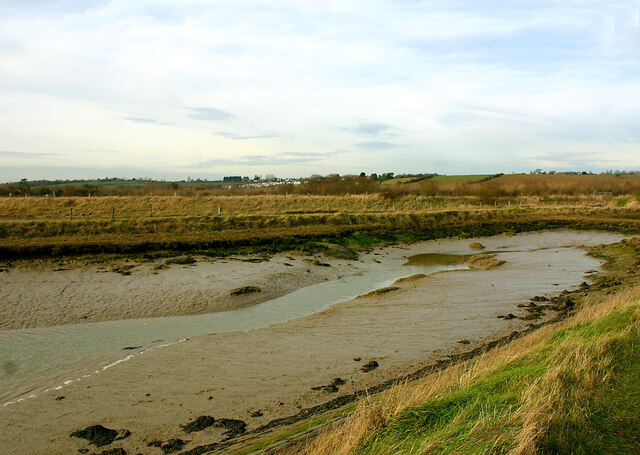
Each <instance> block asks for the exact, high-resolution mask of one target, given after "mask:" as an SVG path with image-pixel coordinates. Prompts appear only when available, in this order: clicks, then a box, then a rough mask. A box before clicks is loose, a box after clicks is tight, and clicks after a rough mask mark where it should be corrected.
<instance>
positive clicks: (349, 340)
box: [0, 233, 613, 454]
mask: <svg viewBox="0 0 640 455" xmlns="http://www.w3.org/2000/svg"><path fill="white" fill-rule="evenodd" d="M583 234H584V233H583ZM609 239H610V240H613V238H609ZM479 240H481V242H482V244H483V245H486V246H487V250H493V249H498V248H500V247H504V248H502V250H504V252H503V253H498V254H497V255H496V259H499V260H504V261H505V263H504V264H502V265H501V266H500V267H498V268H495V269H492V270H471V271H458V272H449V273H443V274H437V275H430V276H424V277H420V276H418V277H414V278H413V279H412V280H404V281H400V282H399V283H396V284H395V285H394V286H395V287H398V288H399V289H396V290H394V291H393V292H388V293H382V294H377V295H371V296H366V297H363V298H359V299H354V300H350V301H347V302H343V303H340V304H337V305H334V306H332V307H330V308H329V309H327V310H326V311H323V312H321V313H317V314H314V315H310V316H307V317H303V318H299V319H295V320H291V321H287V322H283V323H280V324H276V325H272V326H270V327H266V328H260V329H254V330H249V331H246V332H233V333H221V334H213V335H208V336H200V337H194V338H192V339H191V340H189V341H186V342H184V343H180V344H178V345H174V346H170V347H167V348H165V349H162V350H152V351H149V352H147V353H145V354H142V355H139V356H138V357H135V358H133V359H131V360H130V361H129V362H125V363H122V364H118V365H116V366H114V367H113V368H110V369H109V370H106V371H104V372H102V373H100V374H98V375H93V376H91V377H88V378H83V379H82V380H80V381H77V382H74V383H73V384H70V385H69V386H67V387H64V388H63V389H60V390H59V391H56V392H54V393H48V394H44V395H42V396H39V397H37V398H34V399H31V400H25V401H24V402H20V403H17V404H16V405H11V406H7V407H5V408H2V409H0V423H1V424H2V427H3V429H5V431H3V432H2V433H1V434H0V448H2V449H3V450H5V451H6V450H7V448H12V449H13V448H16V447H19V448H20V449H21V451H22V452H24V453H33V454H38V453H47V454H50V453H54V454H55V453H60V454H62V453H76V452H77V451H78V450H84V449H87V448H89V449H92V451H94V450H93V447H90V446H89V445H88V443H87V441H85V440H82V439H79V438H70V437H69V436H68V435H69V434H71V433H73V432H76V431H79V430H82V429H85V428H87V427H89V426H92V425H103V426H104V427H106V428H109V429H116V430H119V429H127V430H128V431H129V432H130V433H131V434H130V436H128V437H127V438H126V439H123V440H121V441H118V442H113V443H112V444H110V445H109V446H108V447H109V448H117V447H121V448H123V449H124V450H126V452H127V453H144V454H156V453H157V454H161V453H163V452H162V448H161V447H156V446H154V445H151V446H150V445H149V444H150V443H152V442H154V441H160V444H165V443H168V442H169V441H175V440H176V439H180V440H182V441H186V442H185V444H184V445H183V446H181V447H182V449H183V450H187V451H188V450H190V449H192V448H194V447H197V446H199V445H205V444H213V443H216V442H219V441H221V440H223V439H224V438H225V436H224V435H223V434H222V433H223V432H224V431H227V430H225V428H221V427H215V426H213V425H211V426H208V427H206V428H203V429H202V430H201V431H194V432H192V433H186V432H185V431H184V429H183V426H184V425H187V424H188V423H189V422H194V421H196V420H197V418H198V417H200V416H211V417H212V418H214V419H215V420H216V421H217V420H221V419H229V420H236V421H242V422H245V423H246V430H247V431H251V430H252V429H255V428H257V427H259V426H261V425H264V424H266V423H268V422H270V421H272V420H273V419H276V418H280V417H286V416H290V415H295V414H297V413H298V412H300V410H301V409H305V408H309V407H312V406H316V405H319V404H322V403H325V402H327V401H330V400H331V399H333V398H334V397H339V396H342V395H345V396H346V395H350V394H353V393H355V392H356V391H358V390H362V389H364V388H367V387H376V386H378V385H379V384H381V383H384V382H385V381H388V380H389V379H391V378H396V377H399V376H402V375H405V374H409V373H411V372H414V371H415V370H416V365H429V364H433V363H436V362H438V361H440V360H443V359H444V358H447V357H448V356H449V355H452V354H455V353H456V351H457V352H462V351H467V350H470V349H473V348H474V347H477V346H480V345H482V344H483V343H485V342H487V341H490V340H493V339H495V338H497V337H499V336H507V335H509V334H511V333H512V332H513V331H514V330H521V329H523V328H526V327H527V326H528V325H529V324H531V323H534V322H536V323H537V322H538V321H543V320H544V318H550V317H554V315H555V312H554V311H551V310H549V311H547V312H545V314H544V315H541V319H539V320H536V321H531V320H527V316H528V315H529V314H530V312H529V311H527V307H528V306H529V304H530V298H531V297H533V296H535V295H546V296H547V297H553V296H554V295H557V294H559V293H560V292H561V291H562V290H563V289H566V288H572V287H576V286H578V285H579V284H580V283H581V282H582V281H584V279H585V278H584V274H585V272H587V271H589V270H593V269H595V268H597V267H598V265H599V262H598V261H596V260H595V259H592V258H589V257H586V256H585V254H584V253H583V252H582V251H579V250H576V249H573V248H560V247H557V246H553V245H554V244H555V245H558V242H560V243H559V244H582V243H589V242H597V243H599V241H602V237H598V235H596V234H594V235H593V236H592V237H586V236H584V235H583V236H582V237H581V236H580V235H576V236H573V233H571V235H570V234H566V233H549V234H548V235H547V236H546V237H545V235H543V234H527V235H525V236H522V237H521V236H516V237H501V238H489V239H479ZM524 242H526V243H527V244H528V245H533V246H536V247H539V248H546V249H540V250H537V251H528V252H521V251H507V250H509V248H515V247H517V246H518V245H522V244H524ZM554 242H555V243H554ZM468 243H469V241H464V242H462V243H461V242H460V241H454V240H451V241H444V242H440V243H436V242H433V243H429V244H421V245H412V246H411V247H409V249H403V248H393V249H387V250H384V251H377V255H375V254H374V256H375V258H376V259H377V260H378V261H379V262H380V264H378V265H384V264H385V262H386V261H391V260H398V259H402V256H409V255H411V254H418V253H434V252H439V251H441V252H454V253H455V252H460V253H465V254H468V253H469V248H468ZM474 253H476V252H474ZM369 263H371V262H369ZM371 264H374V263H371ZM538 303H540V302H538ZM518 305H524V306H520V307H519V306H518ZM508 314H513V315H514V316H515V317H514V318H512V319H505V318H499V317H498V316H501V315H502V316H504V315H508ZM381 340H384V342H381ZM462 341H465V344H463V343H458V342H462ZM466 342H468V343H466ZM452 349H453V351H452ZM367 365H368V366H367ZM365 366H367V367H366V368H365ZM337 379H340V381H337ZM336 389H337V390H336ZM59 397H63V398H62V399H57V398H59ZM223 421H224V420H223ZM25 435H29V437H25Z"/></svg>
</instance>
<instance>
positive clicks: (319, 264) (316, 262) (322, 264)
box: [302, 258, 331, 267]
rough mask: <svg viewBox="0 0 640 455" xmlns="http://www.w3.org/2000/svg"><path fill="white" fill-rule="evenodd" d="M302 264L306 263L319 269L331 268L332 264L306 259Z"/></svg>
mask: <svg viewBox="0 0 640 455" xmlns="http://www.w3.org/2000/svg"><path fill="white" fill-rule="evenodd" d="M302 262H306V263H307V264H311V265H317V266H318V267H331V264H327V263H326V262H320V261H319V260H317V259H310V258H304V259H303V260H302Z"/></svg>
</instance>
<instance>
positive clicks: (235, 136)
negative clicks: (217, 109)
mask: <svg viewBox="0 0 640 455" xmlns="http://www.w3.org/2000/svg"><path fill="white" fill-rule="evenodd" d="M213 134H215V135H216V136H220V137H224V138H227V139H233V140H236V141H244V140H247V139H268V138H272V137H280V135H279V134H259V135H255V136H242V135H239V134H234V133H228V132H226V131H220V132H217V133H213Z"/></svg>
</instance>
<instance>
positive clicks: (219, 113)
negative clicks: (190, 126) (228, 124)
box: [182, 107, 235, 122]
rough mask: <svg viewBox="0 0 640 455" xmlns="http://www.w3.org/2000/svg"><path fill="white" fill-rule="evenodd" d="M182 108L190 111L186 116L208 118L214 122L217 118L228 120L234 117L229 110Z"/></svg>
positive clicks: (197, 118) (200, 118)
mask: <svg viewBox="0 0 640 455" xmlns="http://www.w3.org/2000/svg"><path fill="white" fill-rule="evenodd" d="M182 109H186V110H188V111H190V113H189V114H188V115H187V117H189V118H192V119H196V120H208V121H214V122H215V121H219V120H230V119H232V118H234V117H235V115H233V114H231V113H230V112H227V111H223V110H222V109H214V108H211V107H183V108H182Z"/></svg>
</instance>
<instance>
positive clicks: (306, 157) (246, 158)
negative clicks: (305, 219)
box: [197, 150, 346, 167]
mask: <svg viewBox="0 0 640 455" xmlns="http://www.w3.org/2000/svg"><path fill="white" fill-rule="evenodd" d="M342 153H346V152H345V151H343V150H337V151H334V152H327V153H305V152H287V153H276V154H275V155H240V156H237V157H234V158H217V159H212V160H207V161H203V162H201V163H198V164H197V167H212V166H228V165H242V166H267V165H270V166H282V165H287V164H302V163H309V162H312V161H319V160H323V159H325V158H328V157H330V156H333V155H338V154H342Z"/></svg>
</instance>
